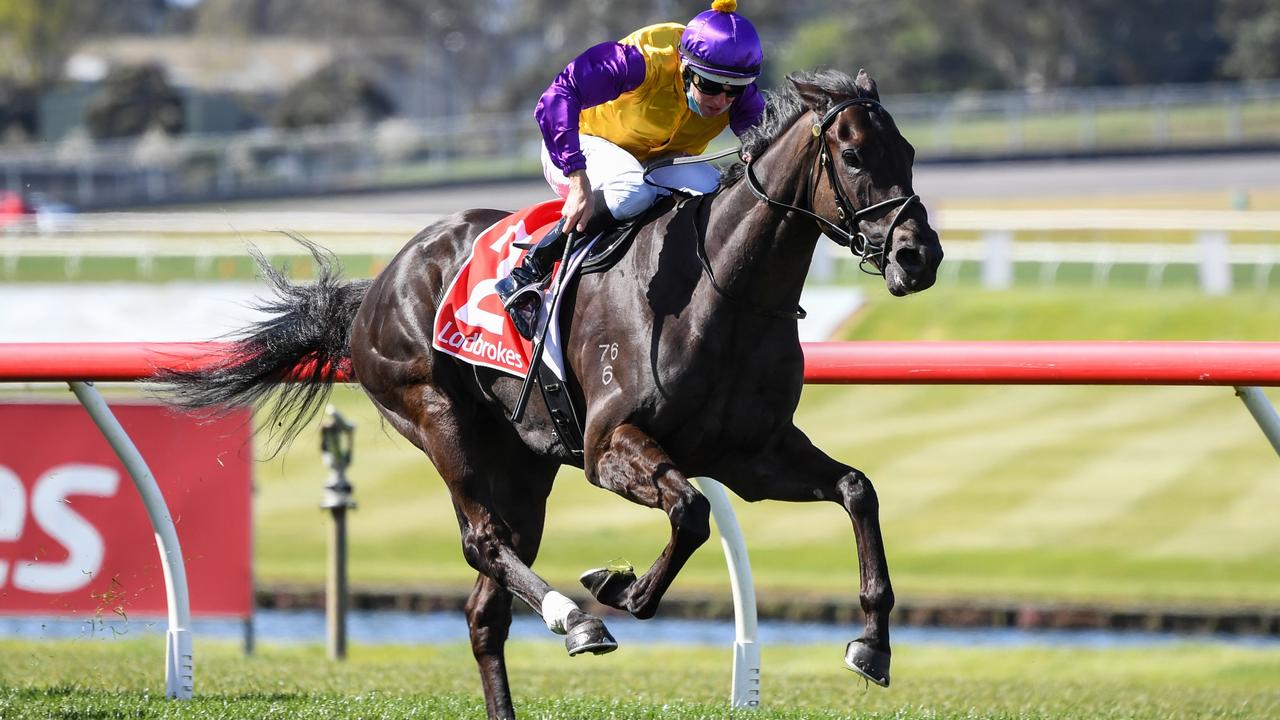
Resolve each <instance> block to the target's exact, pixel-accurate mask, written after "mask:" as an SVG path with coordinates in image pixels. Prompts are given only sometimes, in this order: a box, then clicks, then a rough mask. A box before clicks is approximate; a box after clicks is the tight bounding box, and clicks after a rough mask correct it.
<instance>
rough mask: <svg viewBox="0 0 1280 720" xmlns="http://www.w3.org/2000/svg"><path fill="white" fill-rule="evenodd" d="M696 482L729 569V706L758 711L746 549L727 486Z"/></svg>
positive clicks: (753, 619) (753, 618) (753, 620)
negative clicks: (731, 628)
mask: <svg viewBox="0 0 1280 720" xmlns="http://www.w3.org/2000/svg"><path fill="white" fill-rule="evenodd" d="M693 481H694V482H695V483H696V484H697V486H698V489H699V490H700V491H702V494H703V495H704V496H706V498H707V501H708V502H710V503H711V514H712V515H713V516H714V517H715V520H716V527H717V528H719V530H720V545H721V546H722V547H723V548H724V560H725V564H726V565H728V566H729V587H730V589H731V591H732V592H733V626H734V642H733V687H732V689H731V690H730V696H729V702H730V704H731V705H732V706H733V707H736V708H756V707H759V706H760V646H759V645H758V644H757V643H756V635H757V628H756V586H755V582H754V581H753V580H752V579H751V562H750V561H749V560H748V559H747V545H746V543H745V542H743V539H742V529H741V528H740V527H738V517H737V516H736V515H734V513H733V506H731V505H730V504H729V495H728V493H726V492H725V491H724V486H723V485H721V484H720V483H718V482H716V481H715V480H712V479H711V478H708V477H696V478H694V479H693Z"/></svg>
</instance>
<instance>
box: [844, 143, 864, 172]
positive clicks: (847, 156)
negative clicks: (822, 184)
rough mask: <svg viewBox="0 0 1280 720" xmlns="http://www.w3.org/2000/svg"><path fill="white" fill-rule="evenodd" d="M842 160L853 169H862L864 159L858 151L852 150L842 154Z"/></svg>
mask: <svg viewBox="0 0 1280 720" xmlns="http://www.w3.org/2000/svg"><path fill="white" fill-rule="evenodd" d="M840 158H841V159H842V160H844V164H845V165H848V166H849V167H852V168H860V167H862V158H861V157H859V156H858V151H857V150H854V149H852V148H850V149H848V150H845V151H844V152H842V153H840Z"/></svg>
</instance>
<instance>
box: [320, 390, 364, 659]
mask: <svg viewBox="0 0 1280 720" xmlns="http://www.w3.org/2000/svg"><path fill="white" fill-rule="evenodd" d="M354 435H355V426H353V425H351V424H350V423H348V422H347V421H346V420H344V419H343V417H342V415H340V414H339V413H338V411H337V410H336V409H335V408H334V407H333V406H332V405H330V406H329V407H328V409H326V410H325V419H324V422H323V423H321V425H320V451H321V452H322V453H323V454H324V463H325V465H327V466H328V467H329V483H328V484H327V485H325V486H324V501H323V502H322V503H321V504H320V507H321V508H322V509H325V510H328V511H329V512H330V513H331V514H332V515H333V524H332V525H331V526H330V532H329V572H328V578H327V581H326V583H325V593H324V595H325V601H324V619H325V638H326V645H327V649H328V653H329V659H330V660H345V659H346V657H347V601H348V598H349V595H348V588H347V510H354V509H355V507H356V503H355V500H353V499H352V497H351V496H352V493H353V492H354V488H352V487H351V483H350V482H348V481H347V466H348V465H350V464H351V454H352V448H353V444H352V440H353V437H354Z"/></svg>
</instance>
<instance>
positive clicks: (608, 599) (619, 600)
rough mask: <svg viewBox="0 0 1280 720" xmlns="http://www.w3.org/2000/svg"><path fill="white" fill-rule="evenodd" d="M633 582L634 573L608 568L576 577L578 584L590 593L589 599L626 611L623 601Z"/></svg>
mask: <svg viewBox="0 0 1280 720" xmlns="http://www.w3.org/2000/svg"><path fill="white" fill-rule="evenodd" d="M635 581H636V574H635V573H634V572H630V571H625V570H610V569H609V568H595V569H594V570H588V571H586V572H584V573H582V575H580V576H579V577H578V582H580V583H582V587H584V588H586V589H587V592H589V593H591V597H593V598H595V599H596V600H599V601H600V602H601V603H603V604H605V605H608V606H609V607H611V608H616V609H618V610H626V609H627V608H626V607H625V606H624V604H623V601H624V600H625V599H626V597H627V591H628V590H630V589H631V583H633V582H635Z"/></svg>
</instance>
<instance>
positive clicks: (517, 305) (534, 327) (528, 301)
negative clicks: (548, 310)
mask: <svg viewBox="0 0 1280 720" xmlns="http://www.w3.org/2000/svg"><path fill="white" fill-rule="evenodd" d="M502 308H503V309H504V310H506V311H507V315H508V316H510V317H511V324H512V325H513V326H515V329H516V332H518V333H520V337H522V338H524V339H525V340H532V339H533V337H534V335H536V334H537V332H538V315H539V312H538V311H539V310H541V309H542V288H541V287H540V284H539V283H536V282H534V283H529V284H528V285H525V286H524V287H522V288H520V289H518V290H516V291H515V292H513V293H512V294H511V297H510V298H507V300H506V301H505V302H504V303H503V304H502Z"/></svg>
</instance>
